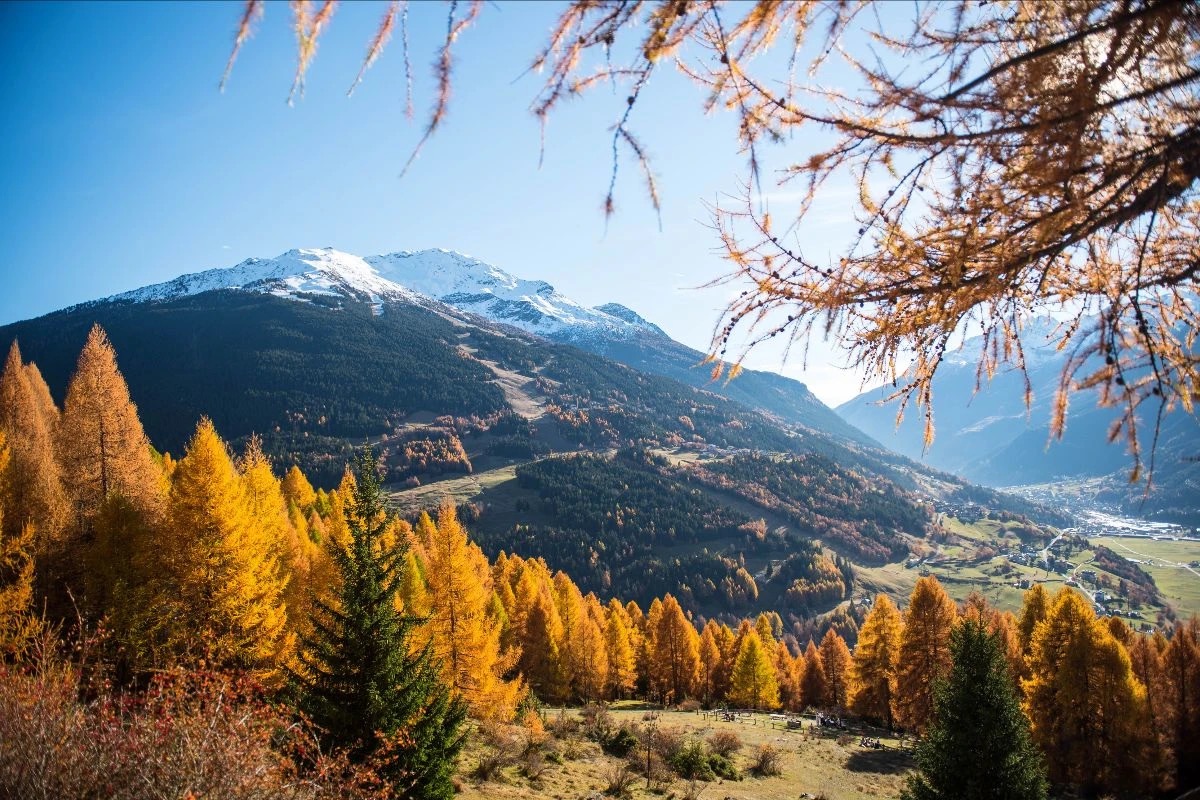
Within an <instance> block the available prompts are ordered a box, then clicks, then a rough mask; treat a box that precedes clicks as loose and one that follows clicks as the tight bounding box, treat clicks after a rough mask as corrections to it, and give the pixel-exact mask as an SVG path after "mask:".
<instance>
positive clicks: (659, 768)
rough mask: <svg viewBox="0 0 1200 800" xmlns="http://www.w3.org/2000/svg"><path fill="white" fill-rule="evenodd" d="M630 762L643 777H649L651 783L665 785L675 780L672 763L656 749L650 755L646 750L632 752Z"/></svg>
mask: <svg viewBox="0 0 1200 800" xmlns="http://www.w3.org/2000/svg"><path fill="white" fill-rule="evenodd" d="M628 763H629V766H630V767H632V768H633V770H634V771H636V772H637V774H639V775H641V776H642V777H643V778H649V779H650V782H651V783H657V784H663V785H665V784H668V783H670V782H671V781H673V780H675V770H673V769H671V765H670V764H669V763H667V761H666V759H664V758H663V757H662V756H661V755H659V754H658V753H657V752H655V751H651V752H650V754H649V756H647V755H646V751H645V750H642V751H641V752H637V753H630V754H629V759H628Z"/></svg>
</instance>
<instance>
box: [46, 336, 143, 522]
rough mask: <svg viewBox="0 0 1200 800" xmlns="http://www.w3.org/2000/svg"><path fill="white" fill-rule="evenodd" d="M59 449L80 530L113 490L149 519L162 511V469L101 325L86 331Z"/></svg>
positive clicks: (65, 407)
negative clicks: (153, 453)
mask: <svg viewBox="0 0 1200 800" xmlns="http://www.w3.org/2000/svg"><path fill="white" fill-rule="evenodd" d="M59 450H60V452H61V454H62V456H61V461H62V466H63V476H64V478H65V480H66V482H67V485H68V486H69V488H70V494H71V498H72V500H73V501H74V503H75V510H76V514H77V515H78V520H77V522H78V524H79V526H80V528H81V529H83V528H85V527H86V526H87V524H88V523H89V522H90V520H91V518H92V517H93V516H94V515H95V514H96V512H97V511H98V510H99V508H100V504H101V503H103V502H104V500H105V499H106V498H108V497H109V496H110V495H112V494H119V495H121V496H123V497H125V498H128V500H129V501H130V503H131V504H132V505H133V506H134V507H135V508H137V509H139V510H140V511H142V513H144V514H145V515H146V516H147V518H149V519H151V520H153V519H156V518H157V517H158V515H159V514H160V513H161V512H162V506H163V494H164V491H165V489H166V486H165V485H164V481H163V476H162V470H161V469H160V468H159V466H158V464H156V463H155V461H154V457H153V456H152V455H151V452H150V442H149V440H148V439H147V438H146V433H145V431H144V430H143V429H142V422H141V420H140V419H139V418H138V412H137V406H135V405H134V404H133V401H132V400H131V399H130V397H129V387H128V386H127V385H126V383H125V377H124V376H123V375H122V374H121V371H120V369H118V368H117V354H116V351H115V350H114V349H113V346H112V343H111V342H109V340H108V336H107V335H106V334H105V333H104V330H103V329H102V328H101V327H100V326H99V325H93V326H92V329H91V331H90V332H89V333H88V337H87V341H86V342H85V343H84V345H83V350H82V352H80V354H79V360H78V361H77V362H76V365H75V374H74V375H73V376H72V377H71V381H70V383H69V384H68V385H67V397H66V400H65V402H64V403H63V413H62V426H61V432H60V436H59Z"/></svg>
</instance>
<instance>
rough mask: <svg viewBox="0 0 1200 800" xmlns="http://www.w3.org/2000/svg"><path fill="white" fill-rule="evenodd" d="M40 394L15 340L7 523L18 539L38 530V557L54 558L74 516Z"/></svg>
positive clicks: (9, 378) (7, 379) (9, 390)
mask: <svg viewBox="0 0 1200 800" xmlns="http://www.w3.org/2000/svg"><path fill="white" fill-rule="evenodd" d="M38 396H39V395H38V393H37V392H35V391H34V388H33V386H32V385H31V384H30V380H29V373H28V371H27V370H26V369H25V365H24V364H23V363H22V361H21V350H20V348H19V347H18V346H17V343H16V342H15V341H14V342H13V343H12V346H11V347H10V348H9V351H8V357H7V359H6V360H5V362H4V371H3V372H0V431H3V432H4V434H5V437H6V439H7V441H8V449H9V464H8V469H7V470H5V480H4V487H3V489H4V494H5V523H4V524H5V526H6V527H7V532H8V535H9V536H10V537H13V538H16V537H18V536H20V535H22V534H21V532H22V531H24V530H25V529H26V528H27V527H28V528H30V529H31V530H33V532H34V545H33V547H34V557H35V559H36V561H37V562H45V561H53V560H55V558H56V556H57V555H58V552H56V551H57V549H58V548H59V546H60V545H61V544H62V542H61V535H62V533H63V531H64V529H65V528H66V525H67V523H68V520H69V517H70V505H69V501H68V500H67V494H66V490H65V488H64V487H63V481H62V472H61V469H60V467H59V464H58V460H57V458H56V455H55V448H54V440H53V433H52V430H51V423H50V420H49V419H48V418H47V416H46V414H45V408H44V407H43V404H42V403H41V402H39V399H38ZM50 568H52V567H51V566H50V565H49V564H47V566H46V568H39V574H38V576H37V582H38V584H39V586H38V587H35V589H36V590H38V591H39V593H40V594H46V590H47V588H48V586H49V584H50V583H51V577H52V576H51V575H49V574H45V573H46V572H47V570H48V569H50Z"/></svg>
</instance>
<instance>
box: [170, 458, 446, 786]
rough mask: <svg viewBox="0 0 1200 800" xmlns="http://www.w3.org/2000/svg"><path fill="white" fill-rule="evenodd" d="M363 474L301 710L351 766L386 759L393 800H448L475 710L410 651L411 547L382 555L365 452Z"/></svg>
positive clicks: (427, 652)
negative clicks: (402, 604)
mask: <svg viewBox="0 0 1200 800" xmlns="http://www.w3.org/2000/svg"><path fill="white" fill-rule="evenodd" d="M185 460H186V459H185ZM356 467H357V470H358V479H357V481H356V482H355V484H354V496H353V498H348V499H350V500H351V502H348V503H346V504H345V506H344V508H345V509H347V511H346V513H347V514H348V516H347V518H346V526H347V528H348V529H349V532H350V534H349V540H348V541H347V542H346V544H345V546H342V545H338V544H336V543H334V542H332V541H331V542H329V543H328V544H327V545H326V546H327V548H328V550H329V556H330V558H331V559H332V560H333V562H334V563H335V564H336V566H337V570H338V573H339V578H340V579H339V580H338V582H337V586H338V589H337V592H336V596H334V597H330V598H326V599H318V600H317V601H316V606H317V614H316V616H315V618H314V621H313V631H312V634H311V635H309V636H306V637H304V639H303V642H302V647H301V648H300V666H299V667H298V668H297V669H296V670H295V671H294V672H293V673H292V679H293V681H294V683H295V685H296V689H297V692H298V696H299V705H300V707H301V708H302V709H303V710H304V711H305V712H306V713H307V714H308V715H309V716H310V717H311V719H312V720H313V721H314V722H316V723H317V724H318V725H319V726H320V727H321V728H322V730H323V731H324V737H325V740H326V742H327V743H328V744H329V745H332V746H335V747H342V748H346V749H347V750H348V751H349V753H350V755H351V758H352V759H353V760H356V761H357V760H365V759H366V758H368V757H370V756H372V755H373V754H382V764H381V767H382V769H381V770H380V771H381V772H382V777H383V778H385V779H386V781H387V783H388V784H389V788H390V789H391V791H392V793H393V794H392V796H399V797H413V798H422V799H425V798H428V800H450V798H452V797H453V796H454V785H453V781H452V778H453V775H454V761H455V758H456V757H457V755H458V753H459V751H460V750H461V749H462V746H463V743H464V741H465V733H464V732H463V730H462V726H463V723H464V721H465V720H466V714H467V707H466V704H465V703H463V702H462V701H461V700H460V699H458V698H456V697H455V696H454V695H453V693H452V692H451V690H450V688H449V687H447V686H446V685H445V684H443V683H442V682H441V679H440V677H439V670H438V665H437V664H436V663H435V662H434V660H433V651H432V648H431V646H429V645H426V646H425V647H422V648H419V649H416V650H414V649H413V648H411V647H410V646H409V639H410V637H412V636H414V635H416V629H417V627H418V622H417V621H416V620H415V619H413V618H412V617H409V616H405V615H402V614H400V613H399V612H397V610H396V602H395V595H396V593H397V591H398V590H399V586H400V580H401V578H402V571H403V569H404V563H405V562H404V556H405V551H406V547H407V543H406V542H405V541H403V540H400V541H398V542H396V543H395V544H394V546H393V547H390V548H387V547H383V546H382V542H381V538H382V536H383V532H384V530H385V528H386V527H387V524H388V520H387V516H388V515H387V511H386V509H385V507H384V504H383V496H382V492H381V491H380V485H379V476H378V475H377V474H376V469H377V465H376V461H375V457H374V454H373V453H372V452H371V451H370V450H369V449H367V448H364V450H363V452H362V453H360V454H359V456H358V458H357V459H356Z"/></svg>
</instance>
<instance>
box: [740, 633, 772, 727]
mask: <svg viewBox="0 0 1200 800" xmlns="http://www.w3.org/2000/svg"><path fill="white" fill-rule="evenodd" d="M773 656H774V654H773V653H771V652H770V651H769V650H768V649H767V647H766V646H765V645H764V644H763V642H762V639H760V638H759V635H758V631H756V630H752V631H750V633H748V634H746V636H745V638H744V639H742V646H741V649H740V650H739V651H738V655H737V659H736V660H735V661H734V663H733V676H732V679H731V683H730V687H729V702H730V703H732V704H733V705H735V706H738V707H739V708H753V709H760V708H761V709H775V708H778V707H779V683H778V681H777V680H776V677H775V663H774V662H775V659H774V657H773Z"/></svg>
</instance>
